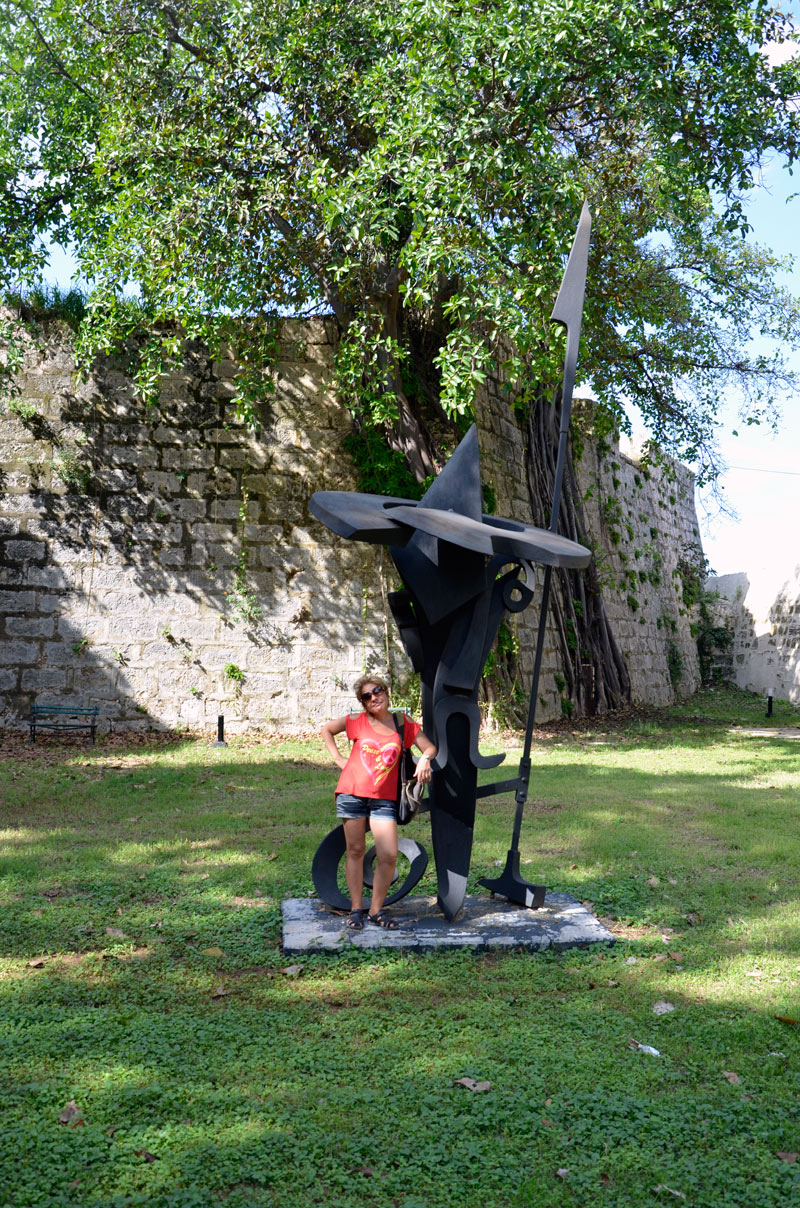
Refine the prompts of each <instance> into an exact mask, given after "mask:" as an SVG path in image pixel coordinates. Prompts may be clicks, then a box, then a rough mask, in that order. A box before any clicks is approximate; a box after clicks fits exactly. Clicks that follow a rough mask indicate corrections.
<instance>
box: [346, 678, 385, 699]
mask: <svg viewBox="0 0 800 1208" xmlns="http://www.w3.org/2000/svg"><path fill="white" fill-rule="evenodd" d="M365 684H374V685H375V687H376V688H383V689H384V690H385V691H386V695H387V696H388V695H389V685H388V684H387V683H386V680H385V679H384V678H383V676H382V675H360V676H359V677H358V679H357V680H356V682H355V683H354V684H353V691H354V692H355V694H356V700H357V701H358V703H359V704H361V703H362V701H361V693H362V692H363V691H364V685H365Z"/></svg>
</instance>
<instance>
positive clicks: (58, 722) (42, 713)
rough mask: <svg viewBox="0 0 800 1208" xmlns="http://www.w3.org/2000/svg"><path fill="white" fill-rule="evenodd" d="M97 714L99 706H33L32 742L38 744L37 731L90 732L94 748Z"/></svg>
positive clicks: (31, 719)
mask: <svg viewBox="0 0 800 1208" xmlns="http://www.w3.org/2000/svg"><path fill="white" fill-rule="evenodd" d="M97 713H98V706H97V705H31V715H30V717H29V718H28V725H29V726H30V728H31V733H30V741H31V742H36V731H37V730H88V731H89V733H90V734H91V736H92V746H94V735H95V731H96V729H97Z"/></svg>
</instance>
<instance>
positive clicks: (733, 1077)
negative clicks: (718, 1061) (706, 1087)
mask: <svg viewBox="0 0 800 1208" xmlns="http://www.w3.org/2000/svg"><path fill="white" fill-rule="evenodd" d="M722 1077H723V1078H727V1079H728V1082H730V1084H731V1086H738V1085H739V1083H740V1082H741V1081H742V1080H741V1078H740V1077H739V1075H738V1074H735V1073H734V1071H733V1070H723V1071H722Z"/></svg>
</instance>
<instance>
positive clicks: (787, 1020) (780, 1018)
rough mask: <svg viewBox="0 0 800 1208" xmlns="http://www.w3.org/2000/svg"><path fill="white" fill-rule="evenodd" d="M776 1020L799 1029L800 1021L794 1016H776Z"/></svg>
mask: <svg viewBox="0 0 800 1208" xmlns="http://www.w3.org/2000/svg"><path fill="white" fill-rule="evenodd" d="M775 1019H777V1020H778V1021H779V1023H788V1024H791V1025H792V1026H793V1027H797V1024H798V1023H800V1020H797V1019H795V1017H794V1016H793V1015H776V1016H775Z"/></svg>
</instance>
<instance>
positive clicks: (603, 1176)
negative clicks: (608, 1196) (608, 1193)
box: [600, 1174, 611, 1187]
mask: <svg viewBox="0 0 800 1208" xmlns="http://www.w3.org/2000/svg"><path fill="white" fill-rule="evenodd" d="M600 1182H601V1183H602V1184H603V1186H604V1187H608V1184H609V1183H610V1182H611V1178H610V1176H609V1175H607V1174H601V1175H600Z"/></svg>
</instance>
